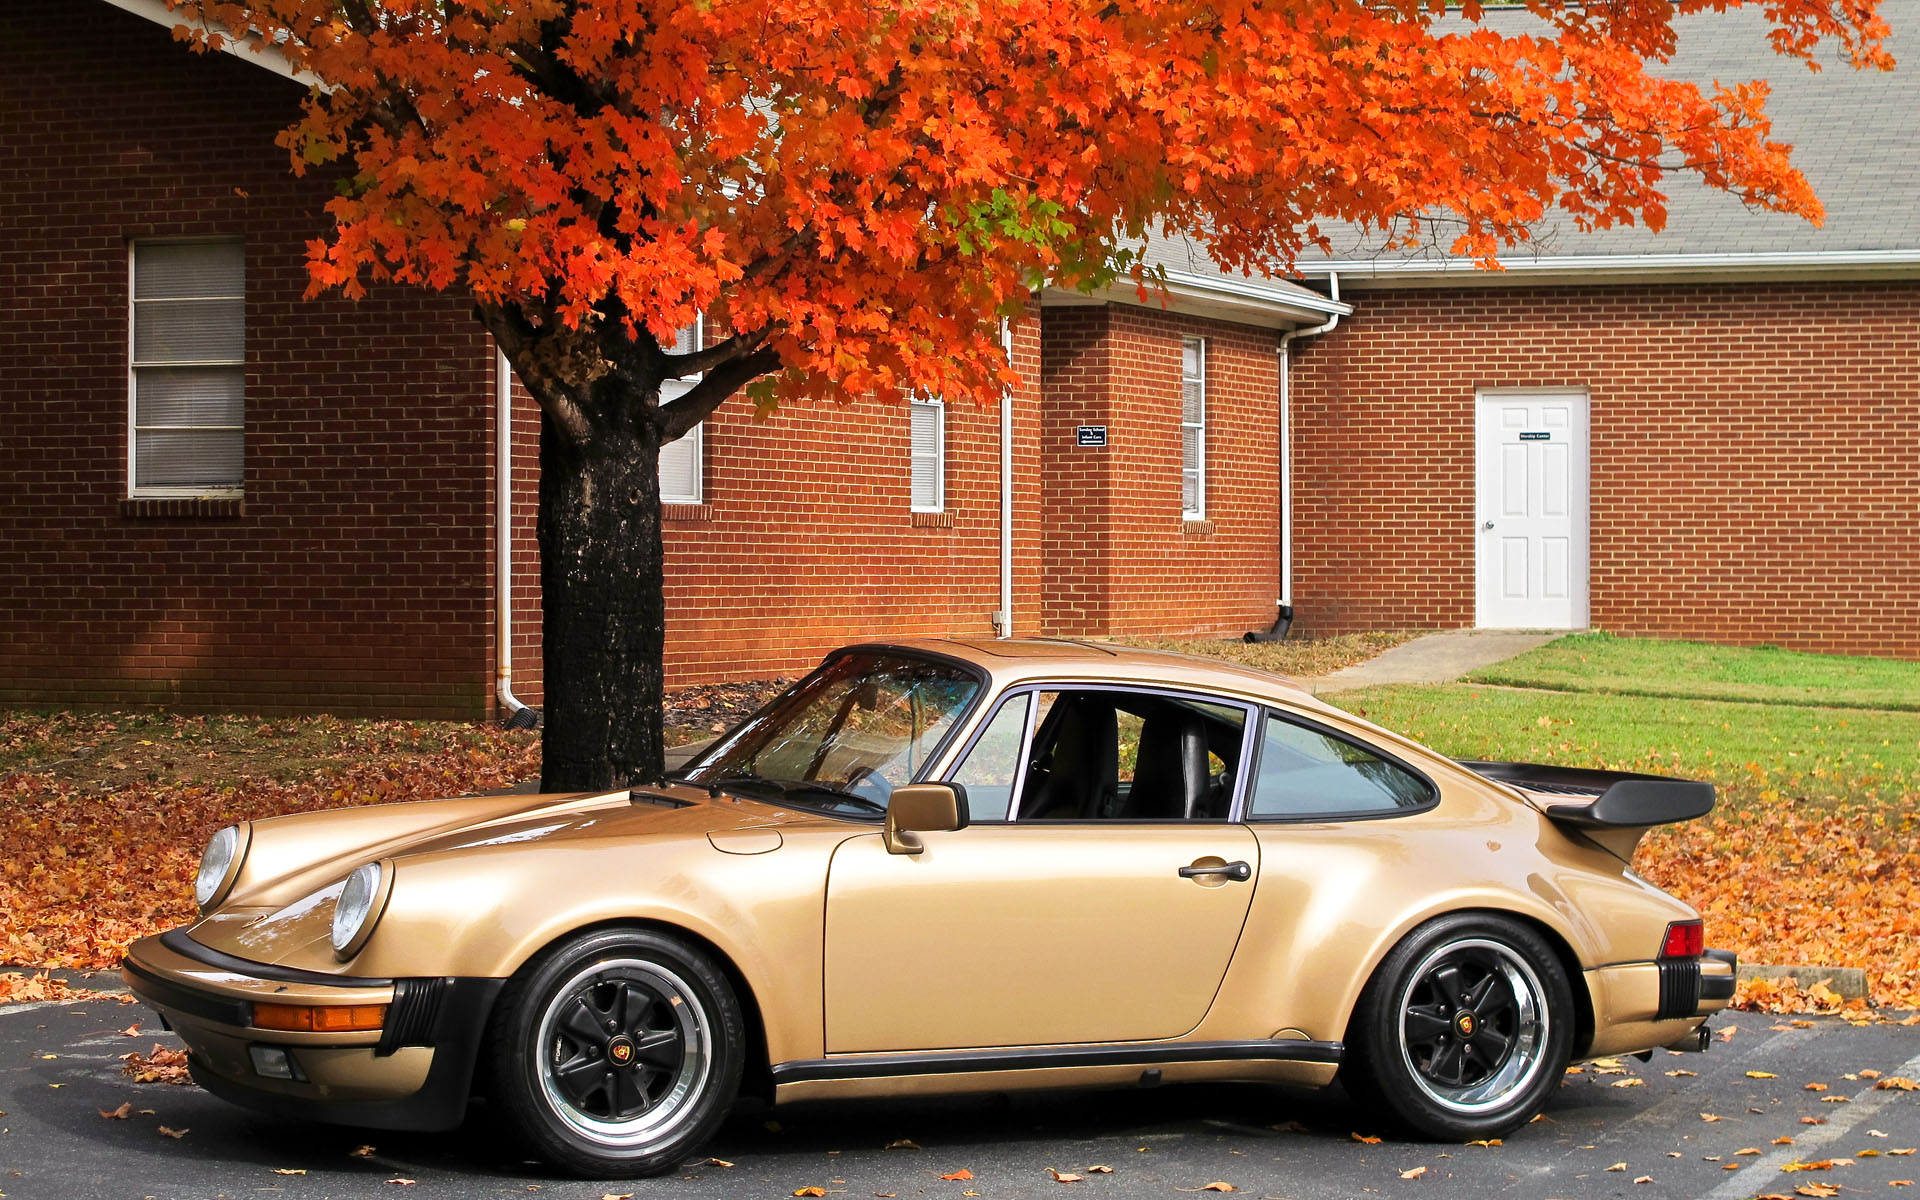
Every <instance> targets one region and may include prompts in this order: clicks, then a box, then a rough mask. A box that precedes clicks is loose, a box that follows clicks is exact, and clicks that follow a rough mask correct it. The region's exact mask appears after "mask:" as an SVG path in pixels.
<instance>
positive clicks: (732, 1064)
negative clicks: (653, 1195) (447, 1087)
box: [489, 929, 746, 1178]
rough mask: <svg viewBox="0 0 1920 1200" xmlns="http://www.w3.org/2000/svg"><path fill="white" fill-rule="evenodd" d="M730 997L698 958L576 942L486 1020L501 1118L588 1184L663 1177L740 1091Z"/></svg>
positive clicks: (740, 1026) (680, 943)
mask: <svg viewBox="0 0 1920 1200" xmlns="http://www.w3.org/2000/svg"><path fill="white" fill-rule="evenodd" d="M745 1045H746V1036H745V1029H744V1022H743V1019H742V1016H741V1011H740V1005H739V1001H738V999H737V998H736V997H735V996H734V993H733V988H732V987H731V985H730V984H729V983H728V982H727V978H726V976H725V974H724V973H723V972H722V971H721V970H720V969H719V968H718V966H717V964H715V963H713V962H712V961H711V959H710V957H709V956H708V954H707V953H706V952H704V951H703V950H702V949H700V948H699V947H696V946H694V945H693V944H691V943H689V942H687V941H686V940H684V939H682V938H679V937H676V936H674V935H672V934H668V933H665V932H661V931H656V930H649V929H610V930H601V931H598V932H594V933H588V934H582V935H580V936H577V937H575V938H572V939H569V940H568V941H566V942H563V943H561V944H559V945H558V946H555V947H553V948H552V949H550V950H548V951H546V952H545V953H543V954H542V955H540V956H539V957H537V958H536V959H534V961H533V962H531V963H529V964H528V965H527V967H526V968H524V969H523V970H522V971H521V972H520V973H519V974H517V975H515V976H514V978H513V980H512V981H511V982H510V983H509V984H508V986H507V990H506V991H505V992H504V993H503V994H502V996H501V1002H500V1008H499V1010H498V1012H497V1013H496V1014H495V1017H494V1020H493V1023H492V1032H491V1035H490V1039H489V1047H490V1055H491V1058H492V1061H493V1062H494V1063H495V1064H496V1067H495V1078H494V1086H493V1092H494V1095H495V1098H496V1099H498V1100H500V1101H502V1103H501V1104H500V1105H499V1107H500V1109H501V1110H502V1111H501V1116H502V1117H503V1119H504V1120H505V1121H506V1122H507V1123H508V1124H509V1125H510V1126H512V1127H513V1129H514V1131H515V1132H517V1133H518V1134H520V1135H521V1136H522V1138H523V1139H524V1140H525V1141H526V1142H527V1143H528V1144H529V1145H530V1147H531V1148H532V1149H533V1150H534V1151H535V1152H536V1153H538V1154H540V1155H541V1156H542V1157H544V1158H546V1159H548V1160H549V1161H551V1162H553V1163H555V1164H556V1165H558V1166H561V1167H563V1168H565V1169H567V1170H569V1171H572V1172H574V1173H576V1174H579V1175H583V1176H587V1177H592V1178H613V1177H623V1176H645V1175H659V1174H664V1173H666V1172H668V1171H671V1170H673V1169H674V1168H675V1167H677V1166H678V1165H679V1164H680V1163H681V1162H682V1161H683V1160H684V1159H685V1158H686V1157H688V1156H689V1155H690V1154H692V1152H693V1151H695V1150H697V1149H698V1148H699V1147H700V1145H701V1144H702V1143H704V1142H705V1141H706V1140H707V1139H708V1138H709V1137H710V1136H712V1133H713V1131H714V1129H715V1128H716V1127H717V1126H718V1125H719V1123H720V1121H721V1120H722V1119H723V1118H724V1117H725V1116H726V1114H727V1111H728V1109H729V1108H730V1107H731V1106H732V1104H733V1100H734V1097H735V1096H736V1095H737V1094H738V1092H739V1087H740V1074H741V1069H742V1065H743V1048H744V1046H745Z"/></svg>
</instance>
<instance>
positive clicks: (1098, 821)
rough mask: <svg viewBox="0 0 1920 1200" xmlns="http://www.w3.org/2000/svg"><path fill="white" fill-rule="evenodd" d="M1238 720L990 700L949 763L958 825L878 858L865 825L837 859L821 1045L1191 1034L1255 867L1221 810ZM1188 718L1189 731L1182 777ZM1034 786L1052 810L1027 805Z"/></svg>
mask: <svg viewBox="0 0 1920 1200" xmlns="http://www.w3.org/2000/svg"><path fill="white" fill-rule="evenodd" d="M1075 705H1078V706H1080V708H1082V709H1086V710H1088V711H1094V712H1097V711H1099V710H1101V709H1102V708H1103V706H1104V707H1106V708H1107V709H1108V710H1109V711H1111V712H1113V714H1114V718H1115V722H1116V724H1118V725H1119V726H1120V728H1119V729H1117V730H1113V731H1111V733H1110V731H1109V730H1108V729H1106V728H1105V727H1104V726H1101V727H1100V728H1098V729H1097V731H1095V732H1094V733H1092V734H1091V735H1089V734H1088V732H1087V729H1086V726H1087V725H1088V722H1087V721H1086V720H1085V719H1080V723H1079V725H1078V726H1076V725H1075V724H1074V723H1073V721H1072V720H1069V719H1068V718H1069V717H1070V716H1071V711H1070V710H1072V709H1073V708H1074V706H1075ZM1142 714H1144V716H1143V715H1142ZM1247 715H1248V714H1247V713H1246V711H1245V710H1244V709H1243V708H1242V707H1241V706H1237V705H1231V704H1224V703H1220V702H1217V701H1212V700H1210V699H1209V698H1203V697H1191V696H1179V695H1174V694H1168V693H1156V692H1148V691H1144V690H1141V689H1110V688H1073V689H1053V690H1047V689H1039V688H1035V689H1029V690H1026V691H1022V692H1018V693H1015V694H1012V695H1009V696H1007V697H1005V698H1003V700H1002V702H1001V704H1000V706H999V707H998V708H997V709H996V711H995V714H994V716H993V717H992V718H991V719H989V720H988V721H987V722H986V723H985V724H984V725H983V726H982V728H981V731H980V733H979V734H978V735H977V736H976V737H975V738H974V740H973V742H972V743H971V744H970V745H969V747H968V748H967V750H966V751H965V752H964V753H963V755H962V756H961V757H960V759H959V760H958V762H959V767H958V769H957V770H955V771H953V772H950V773H949V774H950V777H951V778H952V779H954V781H956V782H959V783H961V784H963V785H964V786H966V787H967V789H968V794H969V800H970V802H971V803H972V805H973V807H974V823H973V824H971V825H970V826H969V827H968V828H966V829H961V830H956V831H953V832H947V833H929V834H924V835H923V837H922V840H923V842H924V845H925V849H924V851H923V852H922V853H919V854H889V853H888V852H887V850H886V848H885V847H884V846H883V845H882V843H881V839H880V836H879V835H878V834H874V835H871V836H862V837H857V838H852V839H849V840H848V841H846V842H844V843H843V844H842V845H841V846H840V847H839V849H838V850H837V851H836V852H835V854H834V857H833V861H832V864H831V866H830V869H829V874H828V884H827V912H826V947H825V979H824V984H825V990H826V995H825V1008H826V1049H827V1051H828V1052H829V1053H857V1052H867V1053H878V1052H886V1051H903V1050H935V1049H967V1048H976V1047H995V1046H1036V1045H1059V1044H1071V1043H1086V1042H1118V1041H1136V1040H1150V1039H1160V1038H1172V1037H1178V1036H1180V1035H1181V1034H1184V1033H1186V1032H1188V1031H1189V1030H1191V1029H1193V1028H1194V1027H1195V1026H1196V1025H1198V1024H1199V1023H1200V1020H1201V1018H1202V1017H1204V1016H1205V1015H1206V1012H1207V1009H1208V1007H1209V1005H1211V1003H1212V1001H1213V997H1214V994H1215V993H1216V992H1217V991H1218V990H1219V986H1220V981H1221V979H1222V978H1223V977H1224V975H1225V974H1226V970H1227V966H1228V964H1229V963H1230V961H1231V960H1232V957H1233V952H1234V947H1235V945H1236V943H1237V941H1238V939H1239V936H1240V931H1241V928H1242V926H1243V925H1244V924H1245V921H1246V916H1247V909H1248V905H1249V902H1250V900H1251V898H1252V895H1253V892H1254V887H1255V885H1256V883H1257V881H1258V872H1259V844H1258V842H1257V840H1256V839H1255V838H1254V837H1253V835H1252V833H1250V832H1249V831H1248V830H1247V828H1246V827H1245V826H1244V825H1242V824H1238V823H1233V822H1230V821H1228V820H1227V816H1228V815H1229V812H1230V809H1231V804H1232V800H1233V797H1234V795H1235V794H1236V792H1237V790H1238V788H1239V784H1240V780H1239V779H1238V775H1237V773H1236V772H1235V770H1234V768H1235V766H1236V765H1237V764H1238V763H1239V762H1241V761H1242V759H1243V757H1244V755H1245V741H1244V737H1243V733H1244V731H1245V730H1246V729H1248V728H1250V724H1249V722H1248V720H1247ZM1156 722H1157V723H1156ZM1129 726H1131V728H1129ZM1196 728H1199V729H1201V730H1202V731H1203V732H1202V733H1201V734H1199V735H1198V736H1201V737H1203V738H1204V739H1205V745H1204V757H1203V758H1201V759H1200V761H1201V762H1202V763H1203V764H1205V767H1206V770H1205V773H1204V775H1203V776H1202V777H1201V781H1200V782H1199V783H1198V784H1196V782H1195V778H1194V776H1195V766H1194V763H1195V751H1194V738H1195V736H1196V735H1195V732H1194V731H1195V729H1196ZM1036 747H1037V749H1036ZM1109 755H1111V756H1113V757H1112V762H1111V763H1109V762H1108V761H1107V758H1106V756H1109ZM1216 768H1217V769H1216ZM1169 781H1172V782H1169ZM1063 795H1065V796H1068V797H1070V799H1069V800H1066V801H1063V800H1062V799H1061V797H1062V796H1063ZM1049 796H1050V797H1052V800H1051V801H1050V803H1051V805H1052V815H1046V814H1041V813H1036V812H1034V811H1033V808H1032V805H1033V804H1034V803H1036V802H1037V801H1041V800H1044V799H1046V798H1047V797H1049ZM1063 805H1065V806H1064V807H1063ZM1176 810H1177V811H1176ZM1022 812H1026V813H1027V814H1028V815H1026V816H1025V817H1024V818H1023V817H1022V816H1021V813H1022ZM1010 818H1011V819H1010ZM1183 871H1184V873H1183Z"/></svg>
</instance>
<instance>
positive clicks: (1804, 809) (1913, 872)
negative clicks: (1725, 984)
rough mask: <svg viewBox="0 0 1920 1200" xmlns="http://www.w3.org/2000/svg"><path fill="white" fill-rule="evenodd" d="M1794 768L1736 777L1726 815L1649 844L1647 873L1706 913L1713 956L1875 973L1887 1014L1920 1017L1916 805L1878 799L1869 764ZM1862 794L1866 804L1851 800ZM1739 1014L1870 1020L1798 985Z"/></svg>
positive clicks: (1875, 990) (1822, 991) (1760, 989)
mask: <svg viewBox="0 0 1920 1200" xmlns="http://www.w3.org/2000/svg"><path fill="white" fill-rule="evenodd" d="M1592 765H1599V764H1592ZM1786 769H1787V768H1786V767H1785V766H1784V765H1773V766H1771V767H1770V765H1769V764H1765V763H1749V764H1746V765H1745V767H1744V769H1741V768H1733V770H1736V771H1739V774H1740V778H1739V779H1738V781H1737V782H1729V781H1728V780H1726V779H1725V778H1723V779H1721V780H1720V781H1719V783H1720V795H1721V807H1720V808H1719V809H1718V810H1717V811H1716V812H1715V813H1714V814H1713V815H1712V816H1711V817H1709V818H1707V819H1705V820H1700V821H1688V822H1685V823H1683V824H1680V825H1666V826H1661V827H1660V828H1659V829H1656V830H1654V831H1653V832H1651V833H1649V834H1648V835H1647V837H1646V838H1644V839H1643V840H1642V841H1641V844H1640V849H1639V852H1638V853H1637V854H1635V856H1634V865H1635V867H1636V868H1637V869H1638V870H1639V871H1640V873H1641V874H1643V875H1645V876H1646V877H1647V878H1648V879H1650V880H1652V881H1653V882H1654V883H1655V884H1657V885H1659V886H1660V887H1663V888H1665V889H1667V890H1668V891H1670V892H1672V893H1673V894H1674V895H1676V896H1678V897H1679V898H1680V899H1682V900H1685V901H1687V902H1688V903H1689V904H1692V905H1693V906H1694V907H1695V908H1697V909H1699V910H1700V915H1701V916H1702V917H1703V918H1704V919H1705V920H1706V925H1707V941H1708V944H1710V945H1713V946H1720V947H1724V948H1726V949H1729V950H1734V951H1737V952H1738V953H1739V955H1740V958H1741V961H1742V962H1765V963H1830V964H1833V965H1836V966H1847V965H1851V966H1863V967H1866V968H1867V981H1868V989H1869V991H1870V993H1871V999H1872V1002H1873V1003H1874V1004H1875V1005H1878V1006H1881V1007H1894V1008H1916V1007H1920V828H1917V827H1916V825H1915V823H1914V822H1913V820H1912V819H1911V817H1910V816H1909V815H1907V814H1908V813H1909V812H1910V807H1909V805H1910V800H1911V797H1902V796H1901V795H1899V794H1887V795H1875V794H1873V789H1874V773H1873V772H1872V767H1871V766H1863V767H1862V769H1861V776H1862V777H1861V778H1860V779H1849V780H1844V781H1843V780H1839V779H1830V778H1815V777H1812V776H1796V777H1795V778H1793V779H1791V780H1787V779H1783V778H1780V777H1779V776H1780V775H1781V774H1782V773H1783V772H1784V771H1785V770H1786ZM1826 789H1832V792H1831V794H1822V793H1823V791H1825V790H1826ZM1862 789H1865V792H1864V798H1862V799H1851V798H1842V797H1851V796H1862V795H1863V791H1862ZM1896 793H1897V789H1896ZM1734 1006H1735V1007H1736V1008H1747V1009H1756V1010H1759V1011H1764V1012H1781V1013H1785V1012H1836V1011H1847V1010H1852V1011H1855V1012H1859V1013H1860V1014H1861V1015H1865V1009H1864V1005H1862V1002H1860V1001H1853V1002H1851V1003H1849V1002H1848V1001H1846V1000H1844V999H1842V998H1841V997H1840V996H1839V995H1838V994H1837V993H1835V992H1834V991H1833V990H1832V989H1831V988H1830V987H1828V986H1826V984H1825V983H1816V984H1814V985H1812V986H1810V987H1805V988H1802V987H1800V986H1799V985H1797V984H1796V983H1795V982H1794V981H1793V980H1791V979H1784V980H1776V979H1749V980H1745V981H1743V982H1742V983H1741V984H1740V985H1739V988H1738V990H1737V992H1736V993H1735V996H1734Z"/></svg>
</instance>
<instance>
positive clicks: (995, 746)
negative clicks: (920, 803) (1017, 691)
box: [953, 693, 1033, 821]
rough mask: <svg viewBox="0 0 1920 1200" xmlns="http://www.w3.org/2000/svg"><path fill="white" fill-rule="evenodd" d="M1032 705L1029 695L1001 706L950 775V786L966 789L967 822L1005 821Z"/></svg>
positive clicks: (1013, 699)
mask: <svg viewBox="0 0 1920 1200" xmlns="http://www.w3.org/2000/svg"><path fill="white" fill-rule="evenodd" d="M1032 705H1033V697H1032V695H1031V694H1030V693H1029V694H1024V695H1019V696H1015V697H1013V698H1012V699H1010V700H1008V701H1007V702H1006V703H1004V704H1002V705H1001V706H1000V711H999V712H997V713H995V714H993V720H991V721H989V722H988V723H987V727H986V729H985V730H984V731H983V732H982V733H981V734H980V737H979V738H978V739H977V740H976V741H975V742H974V743H973V748H972V749H971V750H969V751H967V758H966V761H965V762H963V763H961V764H960V769H959V770H957V771H955V772H954V773H953V782H954V783H957V784H959V785H960V786H961V787H964V788H966V789H967V811H968V814H969V819H971V820H974V821H1004V820H1006V819H1007V809H1008V808H1010V807H1012V805H1013V785H1014V781H1015V780H1017V779H1019V778H1020V743H1021V741H1022V739H1024V738H1025V737H1026V733H1027V710H1028V709H1029V708H1030V707H1032Z"/></svg>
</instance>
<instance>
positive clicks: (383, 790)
mask: <svg viewBox="0 0 1920 1200" xmlns="http://www.w3.org/2000/svg"><path fill="white" fill-rule="evenodd" d="M132 734H137V735H138V737H137V740H135V741H134V742H132V743H131V744H128V739H129V737H130V735H132ZM139 742H147V743H150V745H149V746H145V747H143V746H140V745H139V744H138V743H139ZM21 747H25V749H22V748H21ZM101 750H104V751H105V753H98V751H101ZM209 755H211V756H212V757H211V758H209V757H208V756H209ZM102 758H106V759H108V760H110V761H109V762H107V763H101V762H99V761H98V760H99V759H102ZM121 762H125V763H126V764H128V769H126V770H120V769H118V767H117V765H116V764H118V763H121ZM0 764H4V766H0V961H4V962H10V963H17V964H21V965H26V966H35V967H68V968H95V967H109V966H117V965H118V964H119V961H120V958H121V956H122V955H123V954H124V953H125V952H126V949H127V946H128V945H129V944H131V943H132V942H133V941H134V940H135V939H136V938H140V937H145V936H146V935H148V934H151V933H157V932H159V931H161V930H164V929H168V928H171V927H173V926H176V925H181V924H185V923H186V922H188V921H190V920H192V919H193V918H194V917H195V915H196V914H195V909H194V904H193V877H194V874H195V872H196V871H197V870H198V868H199V859H200V851H201V849H202V848H203V847H204V846H205V845H206V841H207V838H208V837H209V836H211V835H212V833H213V832H214V830H216V829H219V828H220V827H221V826H223V825H229V824H232V823H234V822H236V821H246V820H257V819H260V818H263V817H271V816H278V815H281V814H283V813H294V812H305V811H309V810H312V809H320V808H341V807H347V806H352V805H361V804H377V803H383V802H386V801H393V800H426V799H433V798H436V797H441V796H458V795H463V794H470V793H472V792H476V791H480V790H483V789H487V788H502V787H506V786H509V785H511V784H514V783H518V782H520V781H521V780H524V779H527V778H530V777H532V776H535V775H538V774H539V748H538V738H537V736H536V735H533V734H526V733H511V732H508V731H505V730H500V729H494V728H491V727H488V726H482V725H466V724H460V723H456V722H424V721H423V722H409V721H347V720H342V719H340V718H337V717H298V718H272V719H263V718H252V717H233V716H192V717H189V716H181V715H169V714H164V713H161V714H154V713H139V714H130V713H91V714H75V713H64V714H56V715H53V716H45V715H29V714H24V713H5V712H0ZM21 767H25V768H26V769H19V768H21ZM8 769H11V773H3V772H5V771H7V770H8ZM77 998H80V995H79V994H77V993H76V990H75V989H72V988H68V987H66V986H65V985H64V984H61V983H60V982H59V981H58V980H53V979H49V978H47V977H45V976H31V977H24V978H23V977H18V976H9V977H0V1002H6V1001H27V1000H42V999H50V1000H65V999H77Z"/></svg>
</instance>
